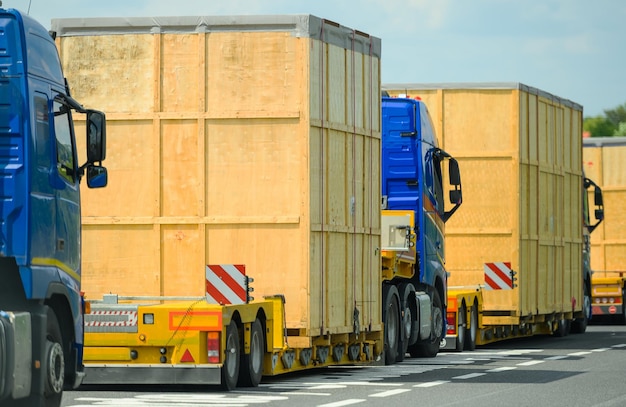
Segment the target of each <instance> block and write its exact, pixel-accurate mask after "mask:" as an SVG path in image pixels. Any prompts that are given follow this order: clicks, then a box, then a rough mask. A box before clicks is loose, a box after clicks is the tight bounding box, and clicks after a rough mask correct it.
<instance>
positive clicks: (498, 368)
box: [486, 366, 517, 373]
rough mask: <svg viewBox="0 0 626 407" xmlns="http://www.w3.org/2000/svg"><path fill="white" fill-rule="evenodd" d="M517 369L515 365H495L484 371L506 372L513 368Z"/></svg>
mask: <svg viewBox="0 0 626 407" xmlns="http://www.w3.org/2000/svg"><path fill="white" fill-rule="evenodd" d="M515 369H517V367H515V366H502V367H496V368H495V369H489V370H487V371H486V372H487V373H500V372H508V371H509V370H515Z"/></svg>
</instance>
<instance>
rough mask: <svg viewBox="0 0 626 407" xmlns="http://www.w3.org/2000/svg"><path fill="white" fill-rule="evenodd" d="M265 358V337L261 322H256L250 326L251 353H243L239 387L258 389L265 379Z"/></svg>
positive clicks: (256, 320)
mask: <svg viewBox="0 0 626 407" xmlns="http://www.w3.org/2000/svg"><path fill="white" fill-rule="evenodd" d="M264 356H265V335H264V334H263V325H262V324H261V321H259V320H258V318H257V319H255V320H254V322H253V323H252V325H251V326H250V353H249V354H246V353H245V352H241V367H240V370H239V385H240V386H243V387H257V386H258V385H259V383H261V377H263V357H264Z"/></svg>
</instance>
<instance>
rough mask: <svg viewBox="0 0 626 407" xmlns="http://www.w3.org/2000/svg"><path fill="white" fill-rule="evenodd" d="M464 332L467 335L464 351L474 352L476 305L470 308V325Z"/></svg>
mask: <svg viewBox="0 0 626 407" xmlns="http://www.w3.org/2000/svg"><path fill="white" fill-rule="evenodd" d="M465 332H466V333H467V338H466V340H465V349H466V350H469V351H473V350H476V336H477V333H478V306H477V305H476V303H474V304H473V305H472V308H470V325H469V328H466V331H465Z"/></svg>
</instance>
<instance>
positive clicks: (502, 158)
mask: <svg viewBox="0 0 626 407" xmlns="http://www.w3.org/2000/svg"><path fill="white" fill-rule="evenodd" d="M383 90H387V91H388V92H389V93H390V94H391V95H399V94H405V95H408V96H409V97H420V98H421V99H422V100H424V101H425V103H426V105H427V106H428V109H429V110H430V112H431V115H432V119H433V122H434V127H435V130H436V133H437V135H438V137H439V138H440V141H441V145H442V146H443V148H444V149H445V150H446V151H448V152H449V153H450V154H452V155H453V156H455V157H456V158H457V159H458V160H459V166H460V169H461V177H462V181H463V205H462V206H461V208H460V209H459V211H458V212H456V213H455V215H454V216H453V217H452V218H451V219H450V221H449V222H448V223H446V269H447V271H449V272H450V277H449V280H448V283H449V286H452V287H455V286H462V287H472V286H473V287H475V286H479V285H480V286H483V287H486V286H487V284H486V282H485V277H484V275H485V265H486V264H490V263H509V264H510V267H509V269H511V270H513V271H514V272H515V273H517V274H516V275H515V276H514V277H515V278H517V280H516V281H514V284H515V285H516V287H515V288H509V289H492V290H488V289H485V290H484V293H483V298H484V309H485V313H484V315H485V316H489V317H490V319H489V320H487V319H483V320H484V321H485V323H515V322H516V321H519V318H520V317H526V316H536V315H547V314H551V313H554V312H571V311H572V310H573V309H575V310H580V309H581V305H582V294H583V291H582V263H581V259H582V223H581V219H582V203H581V196H582V181H581V174H582V146H581V143H582V141H581V139H582V107H581V106H580V105H578V104H576V103H573V102H571V101H569V100H566V99H562V98H559V97H557V96H554V95H552V94H549V93H547V92H544V91H541V90H539V89H535V88H532V87H529V86H526V85H523V84H519V83H459V84H388V85H387V84H384V85H383ZM535 319H536V318H535Z"/></svg>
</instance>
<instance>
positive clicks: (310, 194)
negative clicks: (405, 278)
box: [53, 15, 382, 345]
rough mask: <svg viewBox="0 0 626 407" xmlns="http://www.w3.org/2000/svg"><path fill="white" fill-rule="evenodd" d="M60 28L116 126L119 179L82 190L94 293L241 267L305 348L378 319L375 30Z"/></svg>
mask: <svg viewBox="0 0 626 407" xmlns="http://www.w3.org/2000/svg"><path fill="white" fill-rule="evenodd" d="M53 29H55V30H56V31H57V33H58V37H57V44H58V47H59V50H60V55H61V59H62V63H63V67H64V70H65V74H66V76H67V77H68V80H69V83H70V84H71V86H72V89H71V90H72V94H73V96H74V97H76V98H77V99H78V100H80V101H81V102H82V103H84V105H85V106H88V107H92V108H98V109H101V110H103V111H105V112H106V113H107V120H108V136H107V137H108V140H107V141H108V152H107V159H106V161H105V165H106V166H107V167H108V169H109V185H108V187H107V188H105V189H103V190H88V189H83V191H82V193H83V199H84V203H85V204H84V207H83V237H84V244H83V248H84V261H83V289H84V291H85V292H86V293H87V296H88V297H90V298H99V297H100V296H101V295H102V294H105V293H109V292H115V293H118V294H120V295H161V296H163V295H167V296H182V295H185V296H189V295H203V294H204V287H205V284H204V268H205V264H244V265H245V266H246V270H247V274H248V275H249V276H251V277H252V278H254V283H253V284H252V286H253V287H254V290H255V291H254V293H253V294H252V295H253V296H254V297H256V298H258V299H260V298H262V297H263V296H264V295H274V294H284V295H285V298H286V310H287V311H286V312H287V315H286V319H287V328H289V329H290V333H294V334H296V335H300V336H302V337H304V339H303V341H304V342H305V343H306V342H308V341H309V340H310V339H309V338H308V337H309V336H315V335H321V334H328V333H330V334H344V333H350V332H353V331H354V327H355V325H356V326H358V327H360V329H363V330H365V329H371V330H375V331H377V330H380V329H381V327H382V324H381V304H380V302H381V299H380V296H381V288H380V278H379V275H380V260H379V256H378V252H377V249H378V247H379V246H380V153H379V152H380V49H381V43H380V40H379V39H378V38H375V37H372V36H369V35H367V34H365V33H362V32H359V31H356V30H353V29H350V28H347V27H344V26H342V25H340V24H336V23H333V22H330V21H327V20H324V19H320V18H318V17H315V16H311V15H290V16H212V17H167V18H128V19H108V18H104V19H60V20H53ZM355 311H358V312H355ZM290 344H292V345H293V344H294V343H293V342H290Z"/></svg>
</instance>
